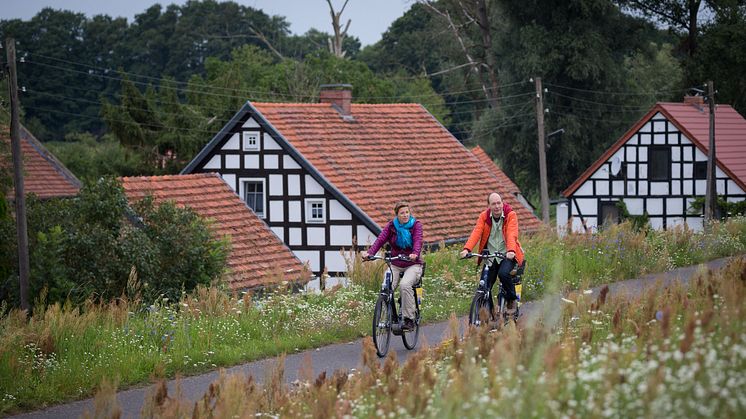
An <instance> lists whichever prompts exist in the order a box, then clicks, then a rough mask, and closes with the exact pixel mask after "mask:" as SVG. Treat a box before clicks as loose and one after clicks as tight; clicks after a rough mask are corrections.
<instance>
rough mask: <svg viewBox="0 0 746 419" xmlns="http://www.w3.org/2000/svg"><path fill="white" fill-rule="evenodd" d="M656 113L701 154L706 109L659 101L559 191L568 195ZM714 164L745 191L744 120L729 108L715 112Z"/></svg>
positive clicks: (706, 136) (707, 120)
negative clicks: (576, 177)
mask: <svg viewBox="0 0 746 419" xmlns="http://www.w3.org/2000/svg"><path fill="white" fill-rule="evenodd" d="M658 112H660V113H661V114H663V116H665V117H666V118H667V119H668V120H669V121H671V122H673V123H674V125H676V127H677V128H678V129H679V130H680V131H681V132H682V133H683V134H684V135H686V137H687V138H688V139H690V140H692V142H693V143H694V145H695V146H696V147H697V148H699V149H700V150H701V151H702V152H703V153H705V154H707V152H708V150H709V149H710V147H709V135H710V134H709V133H710V114H709V110H708V109H707V108H706V107H705V108H700V107H699V106H697V105H693V104H688V103H666V102H659V103H656V104H655V106H653V108H652V109H650V110H649V111H648V112H647V113H646V114H645V116H643V117H642V118H641V119H640V120H639V121H637V123H636V124H635V125H633V126H632V127H631V128H630V129H629V130H628V131H627V132H626V133H624V135H622V136H621V137H620V138H619V140H617V141H616V142H615V143H614V144H613V145H612V146H611V147H610V148H609V149H608V150H606V152H604V154H602V155H601V157H599V158H598V160H596V161H595V162H594V163H593V164H592V165H591V166H590V167H589V168H588V169H586V171H585V172H583V174H582V175H580V177H579V178H578V179H577V180H576V181H575V182H573V183H572V185H570V186H569V187H568V188H567V189H565V190H564V191H563V192H562V195H564V196H566V197H568V196H570V195H572V194H573V193H574V192H575V191H576V190H577V189H578V188H579V187H580V186H581V185H582V184H583V182H585V181H586V180H588V178H589V177H591V175H593V173H595V172H596V170H598V168H599V167H601V165H602V164H603V163H604V162H606V161H607V160H608V159H610V158H611V156H612V155H613V154H614V153H616V151H617V150H619V148H620V147H622V146H623V145H624V144H625V143H626V142H627V141H628V140H629V139H630V137H632V135H634V134H635V133H637V131H639V130H640V128H642V126H643V125H645V123H646V122H648V120H650V118H652V117H653V116H654V115H655V114H656V113H658ZM715 153H716V156H715V157H716V163H717V166H718V167H719V168H721V169H722V170H723V172H725V173H726V174H727V175H728V176H730V177H731V179H733V181H734V182H736V184H738V186H739V187H740V188H741V189H744V190H746V119H744V118H743V117H742V116H741V115H740V114H739V113H738V112H736V111H735V109H733V108H732V107H730V106H729V105H718V106H717V109H716V110H715Z"/></svg>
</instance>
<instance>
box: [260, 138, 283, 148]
mask: <svg viewBox="0 0 746 419" xmlns="http://www.w3.org/2000/svg"><path fill="white" fill-rule="evenodd" d="M264 149H265V150H282V147H280V145H279V144H277V141H275V140H274V138H272V136H271V135H265V136H264Z"/></svg>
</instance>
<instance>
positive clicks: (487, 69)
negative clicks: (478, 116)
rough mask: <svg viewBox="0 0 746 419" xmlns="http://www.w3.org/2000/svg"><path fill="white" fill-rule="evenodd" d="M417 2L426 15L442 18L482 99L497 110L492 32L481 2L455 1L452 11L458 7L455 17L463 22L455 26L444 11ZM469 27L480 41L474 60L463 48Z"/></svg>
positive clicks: (448, 13)
mask: <svg viewBox="0 0 746 419" xmlns="http://www.w3.org/2000/svg"><path fill="white" fill-rule="evenodd" d="M418 2H419V3H420V4H422V5H424V6H425V7H427V8H428V9H429V10H430V11H432V12H433V13H435V14H437V15H438V16H440V17H442V18H443V19H444V20H445V21H446V23H447V24H448V27H449V28H450V29H451V32H452V33H453V36H454V37H455V38H456V40H457V41H458V44H459V46H460V47H461V51H462V52H463V53H464V57H465V58H466V60H467V62H468V65H469V66H470V67H471V71H472V72H473V73H474V74H475V75H476V77H477V79H478V80H479V82H480V84H481V85H482V91H483V93H484V96H485V99H487V101H488V103H489V104H490V107H492V108H494V109H497V108H498V107H499V106H500V102H499V96H500V84H499V82H498V80H497V74H496V65H495V57H494V56H493V55H492V30H491V26H490V21H489V13H488V11H487V4H486V1H485V0H457V1H455V2H454V7H458V13H459V14H461V15H463V18H464V21H463V22H459V21H457V20H456V18H455V17H454V16H453V15H452V14H451V11H449V10H448V9H447V8H446V7H440V8H439V7H436V6H435V4H434V3H433V2H432V1H429V0H418ZM472 25H477V26H478V28H479V31H480V35H481V39H480V40H479V46H480V48H481V53H480V56H479V57H477V58H478V59H477V58H475V55H474V54H472V52H471V51H470V48H469V47H467V41H468V40H469V39H468V35H467V34H466V33H465V31H466V29H468V28H469V27H470V26H472Z"/></svg>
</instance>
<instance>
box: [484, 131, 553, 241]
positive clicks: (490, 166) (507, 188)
mask: <svg viewBox="0 0 746 419" xmlns="http://www.w3.org/2000/svg"><path fill="white" fill-rule="evenodd" d="M471 152H472V153H474V155H475V156H476V157H477V159H479V162H480V163H482V165H484V167H486V168H487V170H489V171H490V172H491V173H492V174H493V175H494V176H495V177H496V178H497V184H498V185H499V186H498V189H497V190H498V192H499V193H500V195H501V196H505V195H507V194H512V195H516V194H520V193H521V190H520V189H519V188H518V185H516V184H515V183H513V181H512V180H511V179H510V178H509V177H508V175H506V174H505V172H503V171H502V169H500V167H499V166H498V165H497V164H495V162H494V161H493V160H492V158H490V156H489V155H487V153H486V152H485V151H484V150H483V149H482V147H480V146H476V147H474V148H472V149H471ZM516 202H518V207H513V209H514V210H516V212H517V213H518V218H519V219H520V220H521V225H522V226H523V228H524V229H526V230H528V231H532V230H538V229H539V228H540V227H541V220H539V219H538V218H537V217H536V216H535V215H534V212H533V210H532V209H531V208H526V206H524V205H523V204H522V203H521V202H520V201H518V200H516Z"/></svg>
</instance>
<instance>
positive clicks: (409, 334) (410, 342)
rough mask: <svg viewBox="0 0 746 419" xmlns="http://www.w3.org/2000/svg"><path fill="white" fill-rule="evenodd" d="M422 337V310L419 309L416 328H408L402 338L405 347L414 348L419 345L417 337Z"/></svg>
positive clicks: (415, 323) (415, 322)
mask: <svg viewBox="0 0 746 419" xmlns="http://www.w3.org/2000/svg"><path fill="white" fill-rule="evenodd" d="M419 337H420V310H419V309H417V312H416V315H415V319H414V329H412V330H408V331H406V332H403V333H402V334H401V340H402V341H403V342H404V347H405V348H407V349H409V350H412V349H414V347H415V346H417V339H418V338H419Z"/></svg>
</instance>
